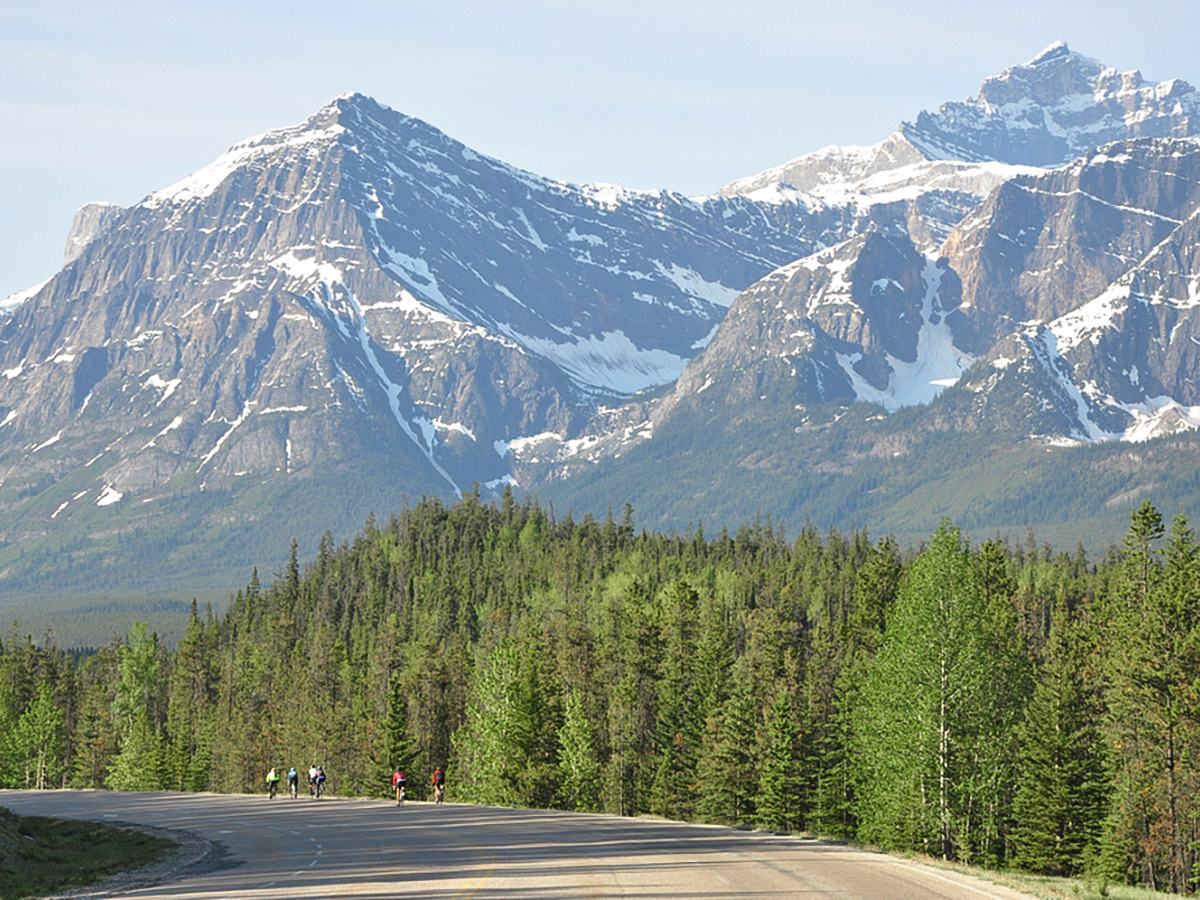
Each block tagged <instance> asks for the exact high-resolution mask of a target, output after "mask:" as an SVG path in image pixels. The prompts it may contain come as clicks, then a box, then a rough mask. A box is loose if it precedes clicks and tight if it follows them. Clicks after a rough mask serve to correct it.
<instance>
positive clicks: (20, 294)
mask: <svg viewBox="0 0 1200 900" xmlns="http://www.w3.org/2000/svg"><path fill="white" fill-rule="evenodd" d="M49 283H50V279H49V278H47V279H46V280H45V281H43V282H41V283H40V284H35V285H34V286H33V287H31V288H26V289H25V290H23V291H17V292H16V293H13V294H9V295H8V296H7V297H5V298H4V299H3V300H0V316H3V315H6V314H8V313H11V312H12V311H13V310H15V309H16V308H17V307H18V306H20V305H21V304H22V303H24V302H25V301H26V300H28V299H29V298H31V297H34V296H36V295H37V293H38V291H40V290H41V289H42V288H44V287H45V286H46V285H47V284H49Z"/></svg>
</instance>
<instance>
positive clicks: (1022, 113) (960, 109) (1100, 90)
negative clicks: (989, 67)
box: [721, 41, 1200, 203]
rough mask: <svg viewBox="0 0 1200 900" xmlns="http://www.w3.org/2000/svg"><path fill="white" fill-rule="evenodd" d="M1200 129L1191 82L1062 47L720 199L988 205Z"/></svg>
mask: <svg viewBox="0 0 1200 900" xmlns="http://www.w3.org/2000/svg"><path fill="white" fill-rule="evenodd" d="M1198 132H1200V94H1198V93H1197V91H1196V90H1195V89H1194V88H1193V87H1192V86H1191V85H1189V84H1188V83H1187V82H1185V81H1181V80H1178V79H1174V80H1170V81H1164V82H1162V83H1160V84H1151V83H1148V82H1146V81H1145V80H1144V79H1143V78H1142V76H1141V73H1140V72H1136V71H1133V72H1125V73H1118V72H1117V71H1116V69H1113V68H1110V67H1107V66H1105V65H1104V64H1103V63H1101V62H1099V61H1098V60H1095V59H1093V58H1091V57H1089V56H1085V55H1083V54H1082V53H1078V52H1076V51H1074V50H1072V49H1071V48H1070V47H1069V46H1068V45H1067V43H1066V42H1065V41H1055V42H1054V43H1053V44H1050V45H1049V46H1048V47H1046V48H1045V49H1044V50H1042V51H1041V52H1040V53H1038V54H1037V55H1036V56H1034V57H1033V59H1031V60H1030V61H1029V62H1027V63H1023V64H1021V65H1017V66H1012V67H1010V68H1008V69H1005V70H1004V71H1003V72H1001V73H999V74H998V75H992V76H989V77H988V78H985V79H984V80H983V82H982V84H981V85H980V88H979V93H978V94H977V95H976V96H975V97H973V98H970V99H968V100H964V101H954V102H948V103H943V104H942V105H941V106H939V107H938V109H937V110H936V111H933V112H930V111H928V110H926V111H922V112H921V113H919V114H918V115H917V117H916V119H915V121H905V122H902V123H901V124H900V127H899V128H898V129H897V130H896V131H895V132H894V133H893V134H891V135H889V136H888V137H887V138H885V139H884V140H883V141H881V142H880V143H878V144H874V145H872V146H868V147H836V146H834V147H825V148H822V149H820V150H817V151H815V152H813V153H808V154H805V155H804V156H801V157H797V158H796V159H793V160H791V161H790V162H787V163H784V164H783V165H780V166H776V167H774V168H771V169H767V170H766V171H764V172H761V173H759V174H757V175H752V176H749V177H746V178H741V179H738V180H737V181H734V182H732V183H730V184H729V185H726V186H725V187H724V188H722V189H721V193H722V194H725V195H731V196H736V195H754V194H755V193H756V192H761V191H771V190H777V189H778V188H787V189H792V190H796V191H802V192H807V193H811V194H814V195H815V196H816V197H817V198H820V199H822V200H825V201H826V202H839V201H842V202H844V201H845V200H846V199H853V200H854V201H855V202H858V203H864V202H878V200H879V199H880V198H887V197H894V196H899V195H902V194H905V193H907V195H909V196H911V195H912V194H914V193H916V192H925V191H929V190H931V189H938V190H957V191H965V192H967V193H969V194H972V195H974V196H975V197H977V198H979V199H982V197H983V196H984V195H986V194H987V192H988V191H990V190H991V189H992V188H994V187H996V186H997V185H998V184H999V183H1000V182H1001V181H1004V180H1006V179H1008V178H1011V177H1013V176H1014V175H1016V174H1021V169H1027V168H1029V167H1035V168H1046V167H1054V166H1059V165H1063V164H1065V163H1067V162H1070V161H1071V160H1073V159H1075V158H1077V157H1079V156H1081V155H1082V154H1084V153H1085V152H1087V151H1088V150H1089V149H1091V148H1093V147H1095V146H1098V145H1100V144H1104V143H1108V142H1111V141H1119V140H1126V139H1128V138H1134V137H1187V136H1190V135H1194V134H1197V133H1198ZM1014 167H1019V168H1014ZM1025 174H1032V173H1030V172H1025Z"/></svg>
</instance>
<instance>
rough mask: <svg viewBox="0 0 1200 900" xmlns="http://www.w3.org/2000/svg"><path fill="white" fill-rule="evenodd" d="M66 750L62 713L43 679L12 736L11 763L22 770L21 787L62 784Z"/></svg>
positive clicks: (9, 751) (10, 736)
mask: <svg viewBox="0 0 1200 900" xmlns="http://www.w3.org/2000/svg"><path fill="white" fill-rule="evenodd" d="M65 752H66V743H65V734H64V724H63V713H62V710H61V709H59V708H58V705H57V704H56V703H55V702H54V698H53V696H52V695H51V690H50V686H49V685H48V684H46V683H45V682H43V683H42V685H41V687H40V689H39V690H38V693H37V696H36V697H35V698H34V699H33V701H32V702H31V703H30V704H29V707H28V708H27V709H26V710H25V712H24V713H23V714H22V715H21V718H20V719H19V720H18V721H17V726H16V728H14V729H13V730H12V732H11V734H10V735H9V740H8V757H7V758H8V760H9V765H10V766H12V767H13V768H14V769H15V770H16V771H17V772H18V773H19V776H18V783H19V784H20V786H21V787H26V788H35V789H37V790H44V789H46V788H50V787H61V786H62V785H61V779H62V772H63V766H64V762H65Z"/></svg>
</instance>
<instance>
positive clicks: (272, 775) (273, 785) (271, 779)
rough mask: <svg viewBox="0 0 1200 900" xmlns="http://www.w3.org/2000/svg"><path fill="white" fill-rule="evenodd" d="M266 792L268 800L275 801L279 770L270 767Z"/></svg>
mask: <svg viewBox="0 0 1200 900" xmlns="http://www.w3.org/2000/svg"><path fill="white" fill-rule="evenodd" d="M267 790H268V791H269V795H268V799H270V800H274V799H275V792H276V791H277V790H279V770H278V769H276V768H275V767H274V766H271V771H270V772H268V773H267Z"/></svg>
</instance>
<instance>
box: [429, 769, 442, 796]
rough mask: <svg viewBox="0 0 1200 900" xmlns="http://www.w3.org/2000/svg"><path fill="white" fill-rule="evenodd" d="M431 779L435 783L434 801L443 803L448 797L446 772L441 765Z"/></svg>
mask: <svg viewBox="0 0 1200 900" xmlns="http://www.w3.org/2000/svg"><path fill="white" fill-rule="evenodd" d="M430 781H431V782H432V783H433V802H434V803H441V802H442V801H443V800H445V799H446V773H445V772H443V771H442V769H441V766H439V767H438V768H437V769H435V770H434V772H433V777H432V778H431V779H430Z"/></svg>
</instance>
